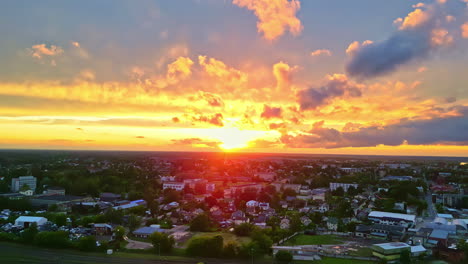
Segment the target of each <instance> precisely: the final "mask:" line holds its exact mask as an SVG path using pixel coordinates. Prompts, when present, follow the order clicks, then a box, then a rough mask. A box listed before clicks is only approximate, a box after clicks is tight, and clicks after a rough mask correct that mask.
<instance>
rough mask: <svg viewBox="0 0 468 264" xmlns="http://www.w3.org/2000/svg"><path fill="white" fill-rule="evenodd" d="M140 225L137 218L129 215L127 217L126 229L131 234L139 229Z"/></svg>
mask: <svg viewBox="0 0 468 264" xmlns="http://www.w3.org/2000/svg"><path fill="white" fill-rule="evenodd" d="M140 225H141V220H140V218H139V217H138V216H136V215H134V214H131V215H130V216H129V217H128V229H130V232H133V231H134V230H135V229H137V228H138V227H140Z"/></svg>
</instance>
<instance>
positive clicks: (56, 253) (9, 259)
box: [0, 242, 271, 264]
mask: <svg viewBox="0 0 468 264" xmlns="http://www.w3.org/2000/svg"><path fill="white" fill-rule="evenodd" d="M198 262H206V263H226V264H244V263H249V262H248V261H243V260H225V259H208V260H204V259H199V258H189V257H182V256H162V257H161V258H159V257H158V256H157V255H155V254H151V253H149V252H140V253H129V252H116V253H114V254H113V255H110V256H109V255H106V254H104V253H88V252H80V251H76V250H56V249H45V248H39V247H33V246H26V245H22V244H15V243H5V242H0V263H2V264H3V263H5V264H20V263H21V264H55V263H57V264H160V263H177V264H195V263H198ZM257 263H263V264H265V263H267V262H263V261H259V262H257ZM268 263H271V261H270V262H268Z"/></svg>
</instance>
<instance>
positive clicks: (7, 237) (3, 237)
mask: <svg viewBox="0 0 468 264" xmlns="http://www.w3.org/2000/svg"><path fill="white" fill-rule="evenodd" d="M18 240H19V237H18V236H16V235H15V234H12V233H7V232H0V241H8V242H15V241H18Z"/></svg>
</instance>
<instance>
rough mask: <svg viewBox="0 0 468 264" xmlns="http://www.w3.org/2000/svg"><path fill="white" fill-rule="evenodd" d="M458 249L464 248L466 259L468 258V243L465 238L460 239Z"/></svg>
mask: <svg viewBox="0 0 468 264" xmlns="http://www.w3.org/2000/svg"><path fill="white" fill-rule="evenodd" d="M457 249H459V250H463V252H464V253H465V259H467V258H468V243H467V242H466V241H465V240H464V239H461V240H460V241H458V243H457Z"/></svg>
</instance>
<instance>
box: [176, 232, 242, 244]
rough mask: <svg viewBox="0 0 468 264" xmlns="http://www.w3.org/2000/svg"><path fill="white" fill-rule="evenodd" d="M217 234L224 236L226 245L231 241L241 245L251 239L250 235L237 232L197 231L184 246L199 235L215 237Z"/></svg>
mask: <svg viewBox="0 0 468 264" xmlns="http://www.w3.org/2000/svg"><path fill="white" fill-rule="evenodd" d="M217 235H220V236H222V237H223V239H224V244H225V245H226V244H227V243H229V242H236V243H237V244H239V245H240V244H243V243H248V242H250V240H251V239H250V238H249V237H239V236H236V235H235V234H232V233H225V232H195V233H194V235H193V236H192V237H191V238H190V239H188V240H187V241H186V242H185V243H184V244H183V245H182V247H183V248H185V247H187V245H188V243H189V241H190V240H191V239H194V238H199V237H214V236H217Z"/></svg>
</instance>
